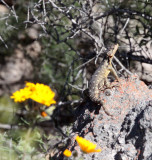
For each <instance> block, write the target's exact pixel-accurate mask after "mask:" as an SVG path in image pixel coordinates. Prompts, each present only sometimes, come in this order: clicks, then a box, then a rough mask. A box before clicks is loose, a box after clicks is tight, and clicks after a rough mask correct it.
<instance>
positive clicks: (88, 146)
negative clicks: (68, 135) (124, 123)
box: [76, 136, 101, 153]
mask: <svg viewBox="0 0 152 160" xmlns="http://www.w3.org/2000/svg"><path fill="white" fill-rule="evenodd" d="M76 141H77V143H78V144H79V146H80V148H81V150H82V151H83V152H85V153H92V152H101V149H96V147H97V145H96V144H94V143H92V142H90V141H88V140H86V139H84V138H82V137H79V136H77V137H76Z"/></svg>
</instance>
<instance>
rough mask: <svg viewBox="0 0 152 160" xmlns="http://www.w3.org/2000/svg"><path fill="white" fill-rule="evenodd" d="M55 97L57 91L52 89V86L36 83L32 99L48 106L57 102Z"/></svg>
mask: <svg viewBox="0 0 152 160" xmlns="http://www.w3.org/2000/svg"><path fill="white" fill-rule="evenodd" d="M54 97H55V93H54V92H53V91H52V90H51V89H50V87H49V86H46V85H44V84H40V83H36V85H35V90H34V91H33V93H32V95H31V96H30V98H31V99H32V100H34V101H36V102H38V103H41V104H44V105H46V106H50V105H51V104H55V103H56V101H55V100H54Z"/></svg>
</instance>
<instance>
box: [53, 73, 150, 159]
mask: <svg viewBox="0 0 152 160" xmlns="http://www.w3.org/2000/svg"><path fill="white" fill-rule="evenodd" d="M114 83H115V82H114ZM109 91H110V95H109V94H105V92H106V91H101V93H100V98H101V99H102V100H103V101H104V105H105V107H106V108H107V110H108V111H109V112H111V113H112V115H113V117H111V116H108V115H107V114H106V113H105V111H104V109H103V107H102V106H101V105H98V104H95V103H93V102H91V100H89V99H87V100H86V103H85V102H84V103H82V104H81V105H80V106H78V108H77V110H76V112H75V114H76V118H77V119H76V121H75V123H74V125H73V129H72V131H71V133H70V136H69V138H67V139H68V140H69V141H68V143H67V145H66V148H68V149H70V150H71V151H75V150H76V151H77V152H78V157H79V158H78V159H80V158H83V159H84V160H137V159H138V160H147V159H149V160H150V159H152V90H150V89H148V87H147V86H146V85H145V84H144V83H143V82H142V81H140V80H139V79H138V78H137V77H136V76H132V77H130V78H128V79H120V84H119V87H114V88H112V89H110V90H109ZM76 135H79V136H81V137H84V138H85V139H87V140H90V141H91V142H93V143H95V144H97V146H98V147H100V148H101V149H102V151H101V152H100V153H91V154H84V153H82V152H81V151H80V148H79V146H78V145H77V143H75V136H76ZM65 142H66V140H65V139H64V143H65ZM64 149H65V147H63V148H62V149H61V150H60V151H62V150H64ZM52 158H55V159H64V158H63V155H62V153H61V152H58V154H56V155H54V157H52ZM71 159H73V158H71Z"/></svg>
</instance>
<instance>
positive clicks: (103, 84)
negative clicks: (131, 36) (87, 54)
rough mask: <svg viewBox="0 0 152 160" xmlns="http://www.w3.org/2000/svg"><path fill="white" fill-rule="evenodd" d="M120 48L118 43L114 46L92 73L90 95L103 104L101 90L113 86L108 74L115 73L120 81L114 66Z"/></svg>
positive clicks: (94, 100)
mask: <svg viewBox="0 0 152 160" xmlns="http://www.w3.org/2000/svg"><path fill="white" fill-rule="evenodd" d="M117 49H118V44H117V45H115V46H114V48H112V49H111V50H110V51H109V52H108V53H107V54H106V57H105V59H104V60H103V62H102V63H101V64H100V65H99V67H98V69H97V70H96V71H95V73H94V74H93V75H92V77H91V79H90V82H89V97H90V99H91V100H92V101H93V102H96V103H99V104H103V102H102V101H101V100H100V99H99V92H100V90H105V89H106V88H111V86H110V84H109V82H108V75H109V74H110V73H112V74H113V76H114V77H115V79H116V80H117V81H119V78H118V76H117V73H116V71H115V70H114V68H113V67H112V64H111V63H112V59H113V57H114V55H115V53H116V51H117ZM103 109H104V111H105V113H106V114H107V115H110V116H112V115H111V114H110V113H109V112H108V111H107V109H106V108H105V107H104V104H103Z"/></svg>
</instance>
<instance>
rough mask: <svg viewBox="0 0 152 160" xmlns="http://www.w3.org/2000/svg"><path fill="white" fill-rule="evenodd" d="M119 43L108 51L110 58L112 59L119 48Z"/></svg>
mask: <svg viewBox="0 0 152 160" xmlns="http://www.w3.org/2000/svg"><path fill="white" fill-rule="evenodd" d="M118 46H119V45H118V44H116V45H114V46H113V47H112V49H111V50H110V51H109V52H108V53H107V56H108V58H110V59H112V58H113V57H114V55H115V53H116V51H117V49H118Z"/></svg>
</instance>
